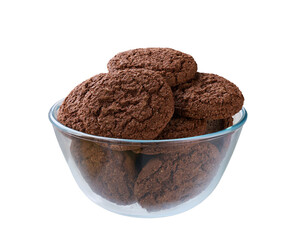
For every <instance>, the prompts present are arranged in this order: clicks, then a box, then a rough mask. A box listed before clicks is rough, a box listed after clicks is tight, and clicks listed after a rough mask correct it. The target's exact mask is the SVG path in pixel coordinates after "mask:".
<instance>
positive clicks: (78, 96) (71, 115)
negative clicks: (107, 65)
mask: <svg viewBox="0 0 298 240" xmlns="http://www.w3.org/2000/svg"><path fill="white" fill-rule="evenodd" d="M105 75H106V74H104V73H101V74H98V75H95V76H94V77H92V78H90V79H88V80H86V81H84V82H82V83H81V84H79V85H78V86H76V87H75V88H74V89H73V90H72V91H71V92H70V93H69V94H68V96H67V97H66V98H65V99H64V101H63V103H62V105H61V106H60V108H59V111H58V116H57V119H58V121H59V122H61V123H62V124H63V125H65V126H67V127H69V128H72V129H75V130H77V131H81V132H85V126H84V124H83V122H82V118H81V116H80V115H79V114H78V110H79V109H80V108H81V107H82V100H83V98H84V96H85V95H86V94H87V92H88V91H89V89H90V87H92V86H93V85H94V83H95V82H97V81H100V79H102V78H103V77H104V76H105Z"/></svg>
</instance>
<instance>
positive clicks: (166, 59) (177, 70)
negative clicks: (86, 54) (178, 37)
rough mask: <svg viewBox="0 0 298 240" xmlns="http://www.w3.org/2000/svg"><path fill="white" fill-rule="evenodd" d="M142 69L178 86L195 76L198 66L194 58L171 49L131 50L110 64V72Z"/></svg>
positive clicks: (112, 60) (121, 54) (113, 59)
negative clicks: (151, 71) (150, 71)
mask: <svg viewBox="0 0 298 240" xmlns="http://www.w3.org/2000/svg"><path fill="white" fill-rule="evenodd" d="M140 68H141V69H148V70H153V71H157V72H159V73H160V74H161V75H162V76H163V77H164V78H165V79H166V81H167V82H168V84H169V85H170V86H176V85H178V84H180V83H184V82H187V81H188V80H190V79H192V78H193V77H194V76H195V73H196V71H197V64H196V62H195V60H194V59H193V57H192V56H190V55H188V54H185V53H182V52H179V51H176V50H174V49H171V48H138V49H134V50H129V51H125V52H121V53H118V54H117V55H116V56H114V57H113V58H112V59H111V60H110V61H109V63H108V69H109V71H110V72H115V71H118V70H124V69H140Z"/></svg>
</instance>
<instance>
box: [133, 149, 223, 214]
mask: <svg viewBox="0 0 298 240" xmlns="http://www.w3.org/2000/svg"><path fill="white" fill-rule="evenodd" d="M218 161H219V152H218V150H217V148H216V147H215V146H214V145H213V144H210V143H200V144H198V145H196V146H193V147H192V148H191V149H190V151H189V152H187V153H179V152H176V153H169V154H161V155H158V156H157V157H156V158H153V159H150V160H149V162H148V163H147V164H146V165H145V166H144V167H143V169H142V170H141V172H140V173H139V175H138V177H137V180H136V182H135V186H134V194H135V196H136V198H137V200H138V203H139V204H140V205H141V206H142V207H143V208H145V209H147V211H158V210H161V209H166V208H170V207H174V206H176V205H179V204H180V203H182V202H184V201H187V200H189V199H191V198H193V197H194V196H196V195H197V194H199V193H200V192H201V191H203V190H204V189H205V188H206V187H207V186H208V185H209V183H210V181H211V179H212V178H213V177H214V175H215V174H216V171H217V167H218V165H219V164H218Z"/></svg>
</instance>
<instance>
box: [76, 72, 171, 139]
mask: <svg viewBox="0 0 298 240" xmlns="http://www.w3.org/2000/svg"><path fill="white" fill-rule="evenodd" d="M173 113H174V100H173V95H172V91H171V88H170V86H169V85H168V84H167V83H166V81H165V80H164V78H163V77H162V76H161V75H160V74H158V73H156V72H154V71H150V70H145V69H127V70H125V71H118V72H115V73H108V74H107V75H106V76H105V77H103V78H102V79H101V81H97V82H96V83H95V84H94V85H93V86H92V87H91V88H90V90H89V91H88V93H87V94H86V95H85V97H84V99H83V107H82V108H80V110H79V112H78V114H79V115H80V116H81V118H82V121H83V123H84V126H85V132H86V133H89V134H93V135H99V136H104V137H112V138H124V139H154V138H156V137H157V136H158V134H159V133H160V132H161V131H162V130H163V129H164V127H165V126H166V125H167V124H168V122H169V121H170V119H171V117H172V115H173Z"/></svg>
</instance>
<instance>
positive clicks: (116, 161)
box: [71, 139, 137, 205]
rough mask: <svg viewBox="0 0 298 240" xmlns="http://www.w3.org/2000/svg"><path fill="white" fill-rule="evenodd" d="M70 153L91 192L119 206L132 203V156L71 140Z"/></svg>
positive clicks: (133, 160) (133, 172) (133, 177)
mask: <svg viewBox="0 0 298 240" xmlns="http://www.w3.org/2000/svg"><path fill="white" fill-rule="evenodd" d="M71 152H72V156H73V159H74V160H75V162H76V165H77V167H78V169H79V170H80V172H81V174H82V177H83V178H84V179H85V181H86V182H87V183H88V184H89V186H90V188H91V189H92V190H93V191H94V193H96V194H98V195H100V196H101V197H103V198H105V199H107V200H109V201H111V202H114V203H117V204H119V205H128V204H132V203H134V202H135V197H134V194H133V187H134V182H135V179H136V176H137V169H136V167H135V155H133V154H130V153H129V152H118V151H113V150H110V149H107V148H104V147H101V146H99V145H98V144H96V143H93V142H89V141H84V140H79V139H76V140H73V142H72V144H71Z"/></svg>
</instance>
